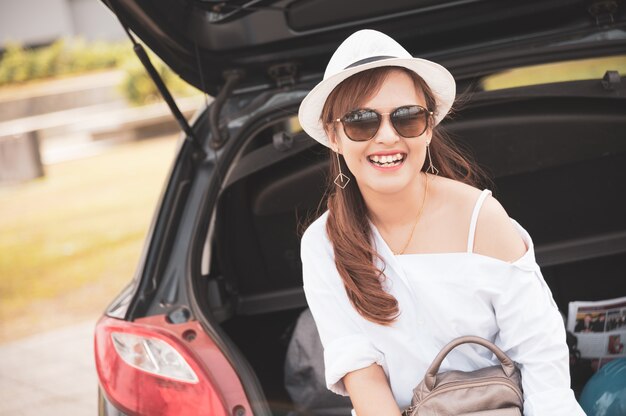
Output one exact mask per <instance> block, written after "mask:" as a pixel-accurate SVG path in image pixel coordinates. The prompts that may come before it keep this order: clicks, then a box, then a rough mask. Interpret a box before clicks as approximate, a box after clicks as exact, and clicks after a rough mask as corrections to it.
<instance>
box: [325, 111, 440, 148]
mask: <svg viewBox="0 0 626 416" xmlns="http://www.w3.org/2000/svg"><path fill="white" fill-rule="evenodd" d="M406 107H419V108H421V109H422V110H424V111H425V113H426V114H427V116H426V126H425V127H424V130H423V131H422V132H421V133H420V134H418V135H417V136H405V135H403V134H402V133H400V132H399V131H398V129H397V127H396V125H395V124H394V122H393V119H392V118H391V116H390V114H393V113H395V112H396V111H398V110H399V109H401V108H406ZM364 110H366V111H372V112H374V113H376V114H377V115H378V117H379V121H378V127H376V131H375V132H374V134H372V136H371V137H370V138H367V139H363V140H355V139H353V138H352V137H350V135H349V134H348V132H347V131H346V125H345V124H344V123H345V121H344V119H345V118H346V116H348V114H352V113H354V112H356V111H364ZM386 115H389V122H390V123H391V125H392V126H393V129H394V130H395V131H396V133H398V134H399V135H400V136H401V137H404V138H405V139H411V138H416V137H420V136H421V135H422V134H424V133H425V132H426V130H428V127H429V126H430V120H431V118H432V116H433V112H432V111H430V110H429V109H428V108H426V107H423V106H421V105H419V104H407V105H401V106H400V107H396V108H395V109H393V110H392V111H389V112H386V113H379V112H378V111H376V110H375V109H373V108H357V109H356V110H352V111H349V112H347V113H346V114H344V115H343V116H342V117H340V118H337V119H335V120H334V122H335V123H341V125H342V126H343V132H344V134H345V135H346V137H347V138H348V139H350V140H352V141H353V142H366V141H368V140H372V139H373V138H374V137H376V134H377V133H378V130H379V129H380V126H381V124H382V122H383V121H382V119H383V116H386Z"/></svg>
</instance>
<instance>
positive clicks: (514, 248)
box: [474, 195, 528, 262]
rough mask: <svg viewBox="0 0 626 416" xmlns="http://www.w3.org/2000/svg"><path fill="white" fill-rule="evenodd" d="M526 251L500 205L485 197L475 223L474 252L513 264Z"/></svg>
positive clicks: (491, 198) (522, 241)
mask: <svg viewBox="0 0 626 416" xmlns="http://www.w3.org/2000/svg"><path fill="white" fill-rule="evenodd" d="M527 250H528V248H527V247H526V244H525V243H524V240H523V239H522V236H521V235H520V234H519V232H518V231H517V229H516V228H515V226H514V225H513V223H512V222H511V219H510V218H509V214H507V212H506V210H505V209H504V207H503V206H502V204H500V202H499V201H498V200H497V199H496V198H494V197H493V196H491V195H489V196H487V198H485V200H484V202H483V205H482V207H481V209H480V212H479V214H478V219H477V222H476V233H475V236H474V252H475V253H478V254H482V255H485V256H489V257H494V258H496V259H499V260H502V261H506V262H513V261H515V260H517V259H519V258H520V257H522V256H523V255H524V254H525V253H526V251H527Z"/></svg>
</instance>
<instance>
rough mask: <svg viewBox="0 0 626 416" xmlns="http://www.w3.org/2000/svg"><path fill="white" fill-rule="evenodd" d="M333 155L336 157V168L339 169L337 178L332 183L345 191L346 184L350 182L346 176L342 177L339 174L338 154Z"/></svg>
mask: <svg viewBox="0 0 626 416" xmlns="http://www.w3.org/2000/svg"><path fill="white" fill-rule="evenodd" d="M335 155H337V166H338V167H339V175H337V177H336V178H335V180H334V181H333V182H335V185H337V186H338V187H340V188H341V189H345V188H346V186H348V182H350V178H348V177H347V176H346V175H344V174H343V173H342V172H341V163H340V162H339V153H338V152H335Z"/></svg>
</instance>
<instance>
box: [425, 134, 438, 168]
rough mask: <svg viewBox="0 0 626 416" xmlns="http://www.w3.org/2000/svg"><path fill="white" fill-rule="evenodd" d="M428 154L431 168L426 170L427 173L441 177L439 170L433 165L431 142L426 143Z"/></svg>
mask: <svg viewBox="0 0 626 416" xmlns="http://www.w3.org/2000/svg"><path fill="white" fill-rule="evenodd" d="M426 153H427V154H428V162H429V163H430V166H428V168H426V173H433V174H435V175H439V169H437V168H436V167H435V165H433V159H432V158H431V157H430V142H427V143H426Z"/></svg>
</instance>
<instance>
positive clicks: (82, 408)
mask: <svg viewBox="0 0 626 416" xmlns="http://www.w3.org/2000/svg"><path fill="white" fill-rule="evenodd" d="M94 325H95V321H88V322H85V323H82V324H79V325H75V326H71V327H66V328H62V329H58V330H54V331H50V332H47V333H41V334H37V335H34V336H32V337H29V338H25V339H22V340H19V341H15V342H12V343H8V344H3V345H0V415H13V416H31V415H32V416H34V415H37V416H46V415H64V416H74V415H77V416H82V415H95V414H96V413H97V378H96V370H95V367H94V364H93V337H92V335H93V329H94Z"/></svg>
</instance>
